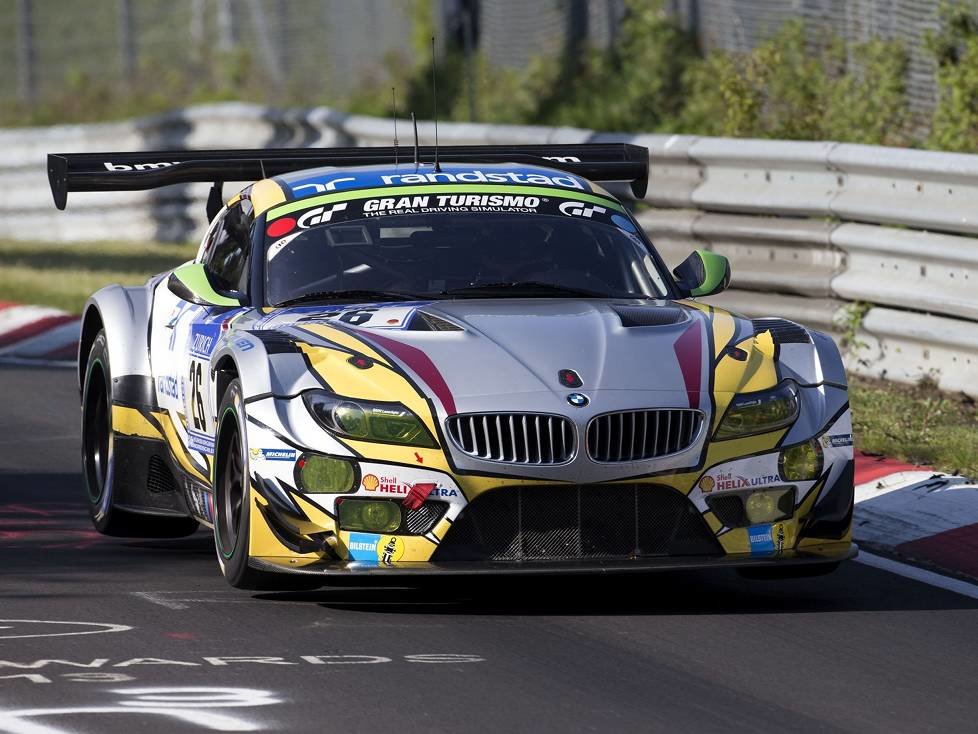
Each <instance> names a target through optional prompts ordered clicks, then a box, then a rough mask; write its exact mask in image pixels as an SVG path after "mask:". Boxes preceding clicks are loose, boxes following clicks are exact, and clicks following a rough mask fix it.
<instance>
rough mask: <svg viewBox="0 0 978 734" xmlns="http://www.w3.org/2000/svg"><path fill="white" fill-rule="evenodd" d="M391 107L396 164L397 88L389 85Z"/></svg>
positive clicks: (395, 160)
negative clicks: (392, 110)
mask: <svg viewBox="0 0 978 734" xmlns="http://www.w3.org/2000/svg"><path fill="white" fill-rule="evenodd" d="M391 107H393V109H394V165H395V166H396V165H397V88H396V87H391Z"/></svg>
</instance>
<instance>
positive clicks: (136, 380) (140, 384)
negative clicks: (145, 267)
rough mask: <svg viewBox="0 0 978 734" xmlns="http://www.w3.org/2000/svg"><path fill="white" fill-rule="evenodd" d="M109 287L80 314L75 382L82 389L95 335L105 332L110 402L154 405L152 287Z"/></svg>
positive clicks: (151, 284) (150, 285) (151, 282)
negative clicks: (118, 401)
mask: <svg viewBox="0 0 978 734" xmlns="http://www.w3.org/2000/svg"><path fill="white" fill-rule="evenodd" d="M153 284H154V281H152V280H151V281H149V282H148V283H147V284H146V285H142V286H134V287H124V286H120V285H109V286H106V287H105V288H102V289H101V290H99V291H97V292H96V293H95V294H94V295H92V297H91V298H89V299H88V301H87V303H86V304H85V308H84V310H83V312H82V313H83V314H84V317H83V318H82V333H81V340H80V342H79V354H78V378H79V386H81V384H82V382H83V380H84V376H85V365H86V364H87V362H88V348H89V347H90V346H91V341H92V340H93V339H94V338H95V335H96V334H97V333H98V326H99V324H101V328H102V329H104V330H105V337H106V343H107V344H108V348H109V362H110V364H111V366H112V367H111V369H112V399H113V400H121V401H124V402H133V403H139V404H144V405H152V404H155V402H156V398H155V391H154V390H153V378H152V371H151V369H150V361H149V328H150V319H151V314H152V287H153Z"/></svg>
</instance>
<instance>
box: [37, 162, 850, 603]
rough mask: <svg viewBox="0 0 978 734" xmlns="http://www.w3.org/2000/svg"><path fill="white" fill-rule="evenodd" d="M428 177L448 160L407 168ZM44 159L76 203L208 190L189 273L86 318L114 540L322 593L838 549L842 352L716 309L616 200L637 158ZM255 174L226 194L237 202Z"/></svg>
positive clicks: (107, 516)
mask: <svg viewBox="0 0 978 734" xmlns="http://www.w3.org/2000/svg"><path fill="white" fill-rule="evenodd" d="M418 154H419V156H420V159H424V160H431V158H432V156H433V155H434V151H432V150H429V149H422V150H420V151H418ZM397 155H398V154H397V151H396V150H393V149H383V148H361V149H357V148H347V149H326V150H309V149H302V150H250V151H249V150H245V151H167V152H165V153H106V154H65V155H51V156H50V157H49V175H50V179H51V186H52V191H53V192H54V196H55V202H56V204H57V205H58V206H59V207H60V208H64V206H65V202H66V198H67V194H68V192H69V191H109V190H133V189H149V188H154V187H157V186H165V185H169V184H173V183H185V182H193V181H206V182H210V183H212V184H213V188H212V193H211V197H210V200H209V203H208V214H209V216H210V218H211V219H212V221H211V224H210V227H209V229H208V231H207V234H206V236H205V237H204V239H203V241H202V243H201V245H200V249H199V251H198V253H197V256H196V258H194V260H193V261H191V262H188V263H186V264H184V265H181V266H180V267H177V268H175V269H174V270H172V271H170V272H166V273H162V274H160V275H157V276H154V277H153V278H151V279H150V280H149V281H148V282H147V283H146V284H145V285H144V286H141V287H132V288H125V287H121V286H109V287H107V288H104V289H102V290H100V291H99V292H98V293H96V294H95V295H94V296H92V298H91V299H90V300H89V302H88V304H87V306H86V308H85V312H84V317H83V321H82V324H83V325H82V333H81V341H80V351H79V357H78V365H79V380H80V384H81V394H82V410H83V414H84V417H83V426H84V430H83V464H84V472H83V473H84V478H85V484H86V488H87V498H88V502H89V507H90V509H91V516H92V520H93V522H94V524H95V527H96V528H97V529H98V530H99V531H100V532H102V533H106V534H109V535H128V536H170V537H173V536H179V535H185V534H189V533H191V532H194V531H195V530H196V529H197V528H198V525H199V524H203V525H206V526H209V527H212V528H213V531H214V543H215V546H216V550H217V559H218V562H219V564H220V567H221V569H222V570H223V572H224V575H225V577H226V578H227V580H228V581H229V582H230V583H231V584H232V585H233V586H236V587H242V588H253V589H254V588H270V587H281V586H282V585H283V584H284V585H286V586H288V585H295V586H309V585H318V584H323V583H327V582H328V580H329V578H330V575H332V574H357V573H383V574H394V575H397V574H417V573H451V572H461V573H482V572H494V573H495V572H527V573H551V572H559V573H567V572H572V571H608V570H619V571H624V570H647V569H660V568H676V567H710V566H734V567H738V568H741V569H742V570H744V571H745V572H747V573H751V574H754V575H764V574H767V575H777V576H785V575H811V574H817V573H824V572H826V571H829V570H831V569H833V568H834V567H835V566H836V565H838V563H839V562H840V561H842V560H845V559H848V558H851V557H852V556H853V555H854V554H855V552H856V549H855V546H854V545H853V543H852V540H851V529H850V525H851V519H852V507H853V458H852V454H853V450H852V429H851V424H850V412H849V404H848V395H847V388H846V378H845V372H844V370H843V365H842V361H841V359H840V356H839V352H838V350H837V348H836V346H835V344H834V343H833V341H832V340H831V339H830V338H829V337H828V336H826V335H824V334H821V333H818V332H815V331H811V330H808V329H806V328H804V327H802V326H799V325H798V324H795V323H792V322H790V321H786V320H783V319H778V318H767V319H758V320H749V319H746V318H742V317H739V316H737V315H735V314H732V313H728V312H727V311H724V310H722V309H720V308H716V307H713V306H711V305H706V304H704V303H702V302H700V301H699V300H697V299H699V298H701V297H705V296H710V295H712V294H715V293H718V292H719V291H721V290H722V289H723V288H725V287H726V285H727V284H728V281H729V278H730V270H729V265H728V264H727V261H726V260H725V259H724V258H723V257H720V256H718V255H716V254H713V253H711V252H706V251H697V252H694V253H692V254H691V255H690V257H689V258H688V259H687V260H686V261H685V262H684V263H683V264H682V265H680V266H679V267H678V268H676V270H675V271H674V273H670V272H669V271H668V270H667V268H666V267H665V265H664V263H663V261H662V259H661V258H660V256H659V255H658V253H657V252H656V250H655V248H654V247H653V245H652V244H651V243H650V242H649V241H648V239H647V238H646V236H645V234H644V233H643V231H642V229H641V228H640V227H639V226H638V225H637V223H636V221H635V219H634V218H633V217H632V215H631V214H630V213H629V211H628V210H627V209H626V207H625V206H624V205H623V204H622V203H621V202H620V201H619V200H618V199H616V198H615V197H613V196H611V195H610V194H609V193H608V192H607V191H606V190H605V189H604V188H602V186H601V185H599V182H600V183H606V182H618V183H621V182H624V183H626V184H629V185H631V187H632V191H633V192H634V193H635V194H636V195H637V196H639V197H641V196H642V194H643V193H644V189H645V186H646V181H647V176H648V151H647V150H646V149H644V148H639V147H636V146H631V145H621V144H615V145H610V144H609V145H554V146H510V147H495V146H468V147H450V148H442V149H441V151H440V154H439V155H440V159H439V161H438V162H437V163H434V164H414V163H403V162H400V163H399V162H396V161H397ZM255 179H260V180H257V182H256V183H253V184H251V185H249V186H247V187H245V188H244V189H242V190H241V191H240V193H238V194H236V195H234V196H233V197H232V198H231V199H230V200H228V201H227V203H224V202H223V196H222V191H221V186H222V185H221V183H220V182H223V181H233V180H255Z"/></svg>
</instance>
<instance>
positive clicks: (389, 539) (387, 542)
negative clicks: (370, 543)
mask: <svg viewBox="0 0 978 734" xmlns="http://www.w3.org/2000/svg"><path fill="white" fill-rule="evenodd" d="M403 555H404V541H403V540H402V539H401V538H398V537H397V536H396V535H385V536H384V537H382V538H381V539H380V541H379V542H378V543H377V556H378V560H379V561H380V562H381V563H383V564H384V565H385V566H391V565H393V564H395V563H397V562H398V561H399V560H401V557H402V556H403Z"/></svg>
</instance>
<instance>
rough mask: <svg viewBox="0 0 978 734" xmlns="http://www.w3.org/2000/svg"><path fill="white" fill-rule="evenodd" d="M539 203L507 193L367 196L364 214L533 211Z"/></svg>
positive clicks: (530, 198) (531, 198) (533, 198)
mask: <svg viewBox="0 0 978 734" xmlns="http://www.w3.org/2000/svg"><path fill="white" fill-rule="evenodd" d="M539 206H540V197H538V196H520V195H509V194H438V195H434V196H401V197H393V196H392V197H385V198H383V199H367V200H366V201H364V202H363V211H364V213H367V214H368V215H370V214H377V213H386V212H389V213H392V214H393V213H397V214H423V213H426V212H438V211H443V210H447V211H523V212H528V211H533V210H535V209H536V208H537V207H539Z"/></svg>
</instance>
